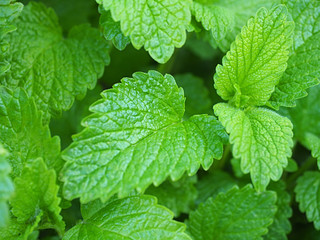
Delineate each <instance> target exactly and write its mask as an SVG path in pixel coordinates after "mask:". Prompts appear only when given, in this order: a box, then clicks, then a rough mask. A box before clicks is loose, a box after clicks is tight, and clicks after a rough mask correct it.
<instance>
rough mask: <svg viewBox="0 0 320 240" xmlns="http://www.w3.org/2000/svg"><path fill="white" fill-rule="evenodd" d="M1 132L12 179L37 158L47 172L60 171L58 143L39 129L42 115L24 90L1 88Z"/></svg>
mask: <svg viewBox="0 0 320 240" xmlns="http://www.w3.org/2000/svg"><path fill="white" fill-rule="evenodd" d="M0 132H1V134H0V142H1V143H2V144H3V145H4V147H5V148H6V149H7V150H8V151H9V153H10V155H9V157H8V161H9V162H10V164H11V166H12V176H14V177H16V176H19V175H20V173H21V170H22V168H23V165H24V164H25V163H26V162H28V161H29V162H31V161H33V160H34V159H36V158H38V157H42V158H43V159H44V160H45V162H46V164H47V165H48V167H49V168H55V169H57V170H58V169H60V168H61V161H60V158H59V154H60V140H59V138H58V137H53V138H52V137H51V135H50V130H49V127H48V126H43V125H42V118H41V113H40V112H39V111H38V110H37V108H36V106H35V103H34V101H33V99H30V98H29V97H28V96H27V94H26V92H25V91H24V90H23V89H20V88H17V89H16V90H14V91H11V90H9V89H8V88H5V87H0Z"/></svg>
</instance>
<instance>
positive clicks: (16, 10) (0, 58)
mask: <svg viewBox="0 0 320 240" xmlns="http://www.w3.org/2000/svg"><path fill="white" fill-rule="evenodd" d="M22 8H23V5H22V4H21V3H16V2H14V1H12V0H2V1H1V2H0V9H1V11H0V48H1V50H0V75H2V74H4V73H5V72H7V71H8V70H9V69H10V63H9V62H8V61H7V60H6V57H7V56H6V52H7V51H8V49H9V47H10V43H9V42H7V41H6V40H4V39H3V38H4V37H5V36H6V35H7V34H8V33H10V32H12V31H15V30H16V26H15V25H12V21H13V20H14V19H15V18H16V17H17V16H18V15H19V14H20V12H21V11H22Z"/></svg>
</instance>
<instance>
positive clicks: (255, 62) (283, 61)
mask: <svg viewBox="0 0 320 240" xmlns="http://www.w3.org/2000/svg"><path fill="white" fill-rule="evenodd" d="M293 28H294V23H293V22H290V21H287V10H286V8H285V7H284V6H282V5H279V6H277V7H275V8H273V9H272V10H270V11H267V9H265V8H261V9H260V10H259V11H258V12H257V14H256V16H255V18H251V19H250V20H249V21H248V23H247V26H245V27H243V29H242V31H241V33H240V34H239V35H238V36H237V39H236V41H235V42H234V43H233V44H232V46H231V49H230V51H229V52H228V53H227V54H226V56H225V57H224V58H223V60H222V66H221V65H218V66H217V71H216V74H215V76H214V80H215V85H214V86H215V88H216V89H217V92H218V94H219V95H220V96H221V97H222V98H223V99H224V100H229V101H231V102H232V103H233V104H235V105H236V106H238V107H240V106H247V105H259V106H261V105H264V104H265V103H266V102H267V101H268V99H269V98H270V96H271V94H272V92H273V91H274V88H275V85H276V84H277V83H278V82H279V79H280V78H281V76H282V74H283V72H284V71H285V69H286V67H287V60H288V55H289V51H288V49H289V47H290V46H291V44H292V38H291V36H292V32H293Z"/></svg>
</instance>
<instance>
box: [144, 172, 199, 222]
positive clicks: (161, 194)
mask: <svg viewBox="0 0 320 240" xmlns="http://www.w3.org/2000/svg"><path fill="white" fill-rule="evenodd" d="M196 182H197V178H196V176H193V177H183V178H182V179H180V180H179V181H177V182H172V181H165V182H164V183H162V184H161V185H160V186H159V187H155V186H150V187H149V188H148V189H147V190H146V192H145V194H149V195H153V196H155V197H157V199H158V201H159V204H161V205H163V206H165V207H167V208H169V209H170V210H171V211H172V212H173V213H174V215H175V217H178V216H179V215H180V213H189V212H190V211H191V210H192V209H193V208H194V202H195V200H196V198H197V195H198V192H197V189H196V188H195V186H194V184H195V183H196Z"/></svg>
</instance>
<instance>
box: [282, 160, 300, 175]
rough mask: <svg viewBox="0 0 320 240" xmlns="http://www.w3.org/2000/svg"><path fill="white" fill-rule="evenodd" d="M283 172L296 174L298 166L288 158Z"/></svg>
mask: <svg viewBox="0 0 320 240" xmlns="http://www.w3.org/2000/svg"><path fill="white" fill-rule="evenodd" d="M285 170H286V171H287V172H296V171H297V170H298V164H297V163H296V161H295V160H293V159H292V158H288V165H287V166H286V168H285Z"/></svg>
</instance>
